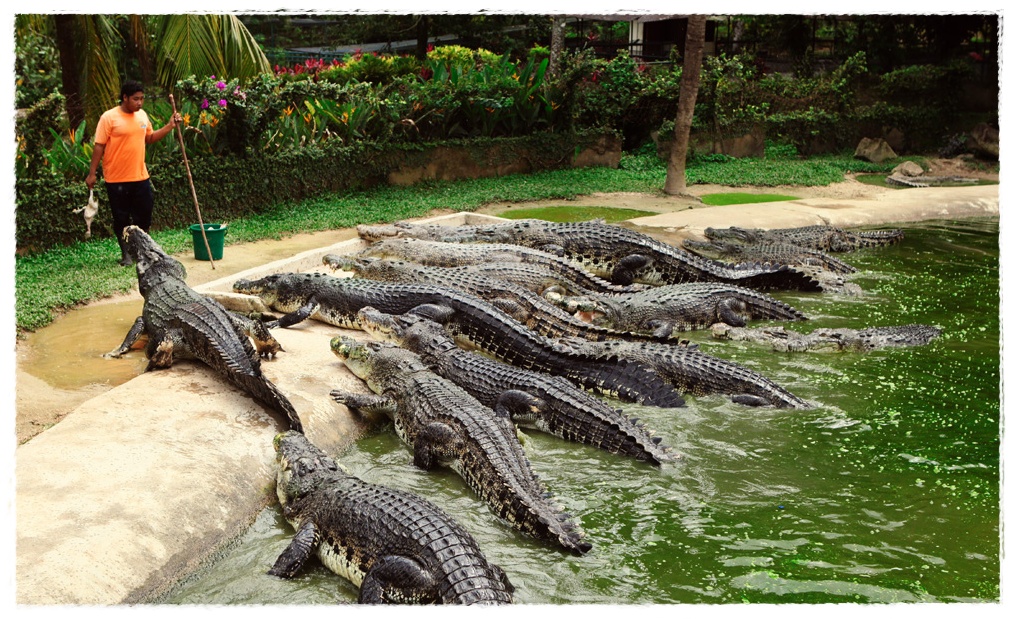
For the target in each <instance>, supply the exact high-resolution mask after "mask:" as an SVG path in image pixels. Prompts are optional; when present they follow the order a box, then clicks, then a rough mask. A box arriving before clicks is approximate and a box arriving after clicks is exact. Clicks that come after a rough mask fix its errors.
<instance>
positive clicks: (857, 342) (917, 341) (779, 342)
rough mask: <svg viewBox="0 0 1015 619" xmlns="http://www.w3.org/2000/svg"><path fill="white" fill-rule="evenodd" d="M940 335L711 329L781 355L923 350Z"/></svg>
mask: <svg viewBox="0 0 1015 619" xmlns="http://www.w3.org/2000/svg"><path fill="white" fill-rule="evenodd" d="M940 334H941V329H939V328H937V327H932V326H930V325H919V324H911V325H899V326H889V327H869V328H866V329H849V328H838V329H833V328H822V329H815V330H814V331H811V332H810V333H806V334H804V333H797V332H796V331H790V330H788V329H785V328H783V327H760V328H756V329H744V328H739V327H733V326H730V325H726V324H716V325H713V326H712V336H713V337H715V338H716V339H723V340H737V341H748V342H757V343H761V344H768V345H769V346H771V347H772V350H777V351H780V352H798V351H804V350H810V351H839V350H851V351H869V350H878V349H881V348H889V347H899V346H922V345H924V344H928V343H930V341H931V340H933V339H934V338H936V337H937V336H939V335H940Z"/></svg>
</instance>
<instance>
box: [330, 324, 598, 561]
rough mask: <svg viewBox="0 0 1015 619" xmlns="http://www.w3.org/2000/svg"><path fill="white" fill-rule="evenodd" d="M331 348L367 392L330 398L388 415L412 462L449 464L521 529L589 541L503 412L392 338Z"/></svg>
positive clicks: (567, 541)
mask: <svg viewBox="0 0 1015 619" xmlns="http://www.w3.org/2000/svg"><path fill="white" fill-rule="evenodd" d="M331 350H332V351H333V352H334V353H335V355H336V356H338V357H339V358H340V359H341V360H342V361H343V363H345V365H346V367H347V368H349V370H350V371H351V372H352V373H353V374H355V375H356V376H358V377H360V378H361V379H363V381H364V382H366V384H367V387H369V388H370V390H371V391H372V392H373V393H352V392H347V391H340V390H333V391H331V397H332V399H334V400H335V401H336V402H338V403H340V404H344V405H346V406H348V407H349V408H351V409H353V410H357V411H360V412H365V413H377V414H383V415H386V416H388V417H389V418H390V419H391V421H392V423H393V424H394V427H395V432H396V434H398V437H399V438H400V439H401V440H402V441H403V442H404V443H405V444H406V445H408V446H409V448H410V449H411V450H412V452H413V464H415V465H416V466H418V467H419V468H421V469H423V470H433V469H435V468H438V467H441V466H445V467H448V468H450V469H452V470H453V471H455V472H456V473H457V474H458V475H459V476H461V477H462V479H463V480H465V482H466V484H468V486H469V487H470V488H472V489H473V490H474V491H475V492H476V493H477V494H478V495H479V496H480V497H482V499H483V500H484V501H485V502H486V504H487V505H488V506H489V507H490V508H491V509H492V511H493V512H494V513H495V514H496V515H497V516H499V517H500V518H503V519H504V520H506V521H507V522H508V523H510V524H511V526H512V527H513V528H515V529H517V530H519V531H522V532H524V533H526V534H528V535H531V536H532V537H535V538H536V539H540V540H546V541H549V542H552V543H555V544H557V545H558V546H560V547H562V548H564V549H566V550H568V551H570V552H572V553H574V554H585V553H587V552H588V551H589V550H591V549H592V544H591V543H589V542H588V541H586V540H585V539H584V533H583V532H582V531H581V529H580V528H578V526H577V525H576V524H574V522H572V520H571V516H570V515H569V514H567V513H565V512H564V511H562V510H561V508H560V507H559V506H558V505H556V504H555V503H553V502H551V501H550V500H549V498H548V497H549V493H548V492H547V490H546V488H545V486H543V484H542V482H540V481H539V478H538V477H537V476H536V474H535V473H534V472H533V471H532V468H531V464H530V463H529V460H528V458H527V457H526V456H525V451H524V449H523V448H522V445H521V442H519V439H518V435H517V431H516V430H515V426H514V424H512V423H511V419H510V418H509V417H508V416H507V415H505V414H501V413H498V412H497V411H494V410H492V409H490V408H488V407H486V406H484V405H483V404H482V403H480V402H479V401H478V400H477V399H476V398H474V397H472V396H471V395H469V394H468V393H467V392H466V391H465V390H464V389H462V388H460V387H459V386H458V385H456V384H454V383H453V382H451V381H449V380H447V379H445V378H442V377H441V376H439V375H437V374H435V373H434V372H432V371H430V369H429V368H427V366H426V365H425V364H424V363H423V362H422V361H421V360H420V358H419V355H417V354H416V353H414V352H412V351H410V350H407V349H405V348H402V347H400V346H398V345H397V344H394V343H392V342H381V341H366V342H361V341H357V340H355V339H353V338H351V337H348V336H339V337H336V338H333V339H332V340H331Z"/></svg>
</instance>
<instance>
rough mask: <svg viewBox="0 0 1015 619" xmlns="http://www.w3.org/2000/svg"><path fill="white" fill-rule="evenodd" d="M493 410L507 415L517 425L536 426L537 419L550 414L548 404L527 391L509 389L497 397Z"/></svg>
mask: <svg viewBox="0 0 1015 619" xmlns="http://www.w3.org/2000/svg"><path fill="white" fill-rule="evenodd" d="M493 410H494V412H496V413H497V414H498V415H505V416H507V417H510V418H511V421H513V422H515V423H517V424H523V425H527V426H534V425H535V421H536V419H538V418H540V417H544V416H546V415H547V414H548V411H547V410H546V402H544V401H543V400H541V399H540V398H537V397H536V396H534V395H532V394H531V393H527V392H525V391H521V390H518V389H508V390H507V391H505V392H504V393H502V394H500V395H499V396H497V402H495V403H494V405H493Z"/></svg>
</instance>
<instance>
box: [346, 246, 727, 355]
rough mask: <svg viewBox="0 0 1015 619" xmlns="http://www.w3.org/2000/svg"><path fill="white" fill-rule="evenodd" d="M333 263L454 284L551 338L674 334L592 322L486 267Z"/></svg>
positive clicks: (379, 276)
mask: <svg viewBox="0 0 1015 619" xmlns="http://www.w3.org/2000/svg"><path fill="white" fill-rule="evenodd" d="M330 262H331V264H332V265H333V266H337V267H339V268H341V269H343V270H346V271H351V272H353V273H355V274H356V275H357V276H359V277H363V278H366V279H371V280H374V281H381V282H391V283H405V284H434V285H446V284H447V283H448V282H454V286H455V289H457V290H460V291H462V292H466V293H468V294H472V295H475V296H477V297H479V298H480V299H483V300H485V301H488V302H490V303H492V304H493V305H495V306H496V307H498V308H500V309H501V310H503V311H504V312H505V313H507V314H508V315H509V316H511V317H512V318H514V319H515V320H517V321H518V322H520V323H522V324H523V325H525V326H526V327H528V328H530V329H532V330H533V331H535V332H536V333H539V334H540V335H544V336H546V337H550V338H556V337H569V336H576V337H581V338H584V339H587V340H593V341H603V340H630V341H636V342H647V341H667V340H668V339H669V338H670V335H671V333H645V332H643V331H642V332H635V331H627V330H617V329H614V328H609V327H607V326H600V325H593V324H589V323H588V322H585V321H584V320H581V319H579V318H576V317H575V316H574V315H572V314H569V313H567V312H565V311H564V310H562V309H561V308H559V307H557V306H556V305H554V304H553V303H550V302H549V301H547V300H546V299H545V298H543V297H541V296H540V295H538V294H536V293H534V292H532V291H531V290H529V289H528V288H525V287H523V286H519V285H517V284H515V283H513V282H509V281H506V280H500V279H492V278H491V277H490V276H489V275H488V272H487V271H482V272H475V271H472V270H471V268H472V267H429V266H424V265H421V264H417V263H414V262H407V261H405V260H387V259H382V258H364V257H354V256H346V257H336V256H331V257H330ZM649 294H651V293H649ZM709 324H712V323H709ZM678 343H679V342H678Z"/></svg>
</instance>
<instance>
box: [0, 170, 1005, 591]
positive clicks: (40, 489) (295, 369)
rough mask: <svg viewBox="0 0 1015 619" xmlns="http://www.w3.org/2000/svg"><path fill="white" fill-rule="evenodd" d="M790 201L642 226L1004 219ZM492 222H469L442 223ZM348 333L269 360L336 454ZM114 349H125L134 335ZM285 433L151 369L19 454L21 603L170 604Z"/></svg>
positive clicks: (689, 230)
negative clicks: (335, 398) (340, 344)
mask: <svg viewBox="0 0 1015 619" xmlns="http://www.w3.org/2000/svg"><path fill="white" fill-rule="evenodd" d="M777 204H778V206H773V203H767V204H763V205H740V206H736V207H709V208H700V209H699V208H691V209H684V210H679V211H678V212H671V213H665V214H660V215H653V216H649V217H641V218H638V219H637V220H634V221H633V222H632V223H635V224H637V225H642V226H652V227H655V228H662V229H667V230H680V231H682V233H686V234H688V235H697V234H699V233H700V231H701V230H703V229H704V227H706V226H710V225H711V226H717V227H722V226H728V225H734V224H735V225H740V226H746V227H750V226H759V227H788V226H797V225H807V224H809V223H828V224H831V225H843V226H853V225H880V224H890V223H894V222H907V221H918V220H921V219H935V218H964V217H982V216H997V215H998V213H999V198H998V187H997V186H979V187H964V188H956V189H954V190H952V189H949V190H942V189H928V190H923V189H913V190H906V191H905V192H894V193H893V194H892V195H891V199H885V200H881V199H876V200H833V201H830V202H829V201H825V199H820V200H818V201H816V202H815V201H810V202H808V201H807V200H797V201H793V202H792V203H777ZM482 219H483V218H481V217H479V216H476V215H456V216H453V217H445V218H442V219H441V221H442V222H443V223H446V224H449V225H454V224H458V223H472V222H473V221H478V220H482ZM359 246H360V242H359V241H358V240H354V241H346V242H343V243H339V244H338V245H331V246H327V247H322V248H320V249H318V250H310V251H308V252H305V253H303V254H300V255H297V256H294V257H293V258H291V259H287V260H281V261H277V262H272V263H269V264H266V265H264V266H260V267H256V268H252V269H250V270H247V271H241V272H239V273H233V274H230V275H228V276H225V277H221V278H219V279H217V280H214V281H209V282H208V283H207V284H203V285H197V284H194V283H193V281H191V282H190V283H191V285H192V286H194V287H195V289H197V290H199V291H201V292H205V293H207V294H210V295H213V296H215V297H216V298H218V299H220V300H222V301H223V303H224V304H227V305H229V306H231V307H247V308H249V307H255V306H256V300H254V299H251V298H250V297H245V296H243V295H235V294H234V293H232V292H230V288H231V285H232V282H233V281H235V279H238V278H240V277H254V276H259V275H263V274H267V273H270V272H282V271H290V270H314V269H321V268H322V267H321V266H320V265H321V257H322V256H323V255H324V254H325V253H333V252H348V251H353V250H355V249H357V248H358V247H359ZM227 250H228V248H227ZM188 281H190V280H188ZM339 333H343V331H342V330H340V329H335V328H333V327H329V326H328V325H324V324H321V323H316V322H313V321H308V322H306V323H302V324H300V325H297V326H295V327H294V328H291V329H280V330H277V332H276V337H277V338H278V339H279V341H280V342H281V343H282V345H283V347H284V348H285V350H286V352H285V353H282V354H280V355H279V356H278V358H277V359H275V360H273V361H266V362H264V364H263V368H264V372H265V374H266V375H267V376H268V377H269V379H271V380H272V381H273V382H275V383H276V384H277V385H278V386H279V388H280V389H281V390H282V391H283V393H285V394H286V395H287V396H289V397H290V399H291V400H292V402H293V404H294V406H295V407H296V409H297V411H298V412H299V414H300V416H301V418H302V419H303V421H304V425H305V427H306V429H307V434H308V436H309V438H310V439H311V440H312V441H313V442H315V443H316V444H318V445H319V446H320V447H321V448H323V449H325V450H328V451H331V452H332V453H340V452H341V451H342V448H343V446H345V445H347V444H349V442H351V441H352V440H355V438H356V437H357V436H359V435H360V433H361V432H362V431H363V429H364V428H363V426H362V424H361V423H360V422H359V420H358V419H357V417H356V416H355V415H354V414H353V413H351V412H350V411H348V410H346V409H345V407H343V406H340V405H338V404H335V403H333V402H331V400H330V398H329V397H328V396H327V393H328V392H329V391H330V390H331V389H334V388H344V389H350V390H361V391H366V388H365V387H364V386H363V384H362V382H361V381H359V379H357V378H355V377H354V376H352V374H351V373H349V372H348V371H347V370H345V368H344V366H342V364H341V363H339V362H338V361H337V359H335V358H334V356H333V355H332V354H331V352H330V350H329V349H328V341H329V340H330V338H331V337H332V336H334V335H337V334H339ZM348 333H349V334H350V335H353V336H356V337H361V338H362V337H365V336H364V334H362V333H359V332H348ZM114 340H115V341H114V344H113V345H114V346H115V344H117V343H119V341H120V340H122V333H121V334H119V335H118V336H117V337H116V338H114ZM103 348H106V347H105V346H103ZM108 348H112V347H111V346H110V347H108ZM103 352H104V351H103ZM131 355H132V359H133V358H137V357H139V356H143V353H141V352H140V351H137V352H134V353H131ZM282 423H283V422H282V420H279V419H276V418H275V417H274V416H273V415H272V414H270V413H268V412H266V410H265V409H264V408H263V407H261V406H260V405H258V404H257V403H255V402H254V401H253V400H252V399H250V398H249V397H247V396H246V395H245V394H243V393H241V392H239V391H237V390H236V389H234V388H233V387H231V386H230V385H229V384H228V383H226V382H225V381H224V380H222V379H221V378H219V377H218V375H217V374H215V373H214V372H212V371H211V370H210V369H208V368H206V367H204V366H203V365H200V364H196V363H188V362H180V363H178V364H176V365H175V366H174V367H173V368H171V369H169V370H164V371H157V372H149V373H144V374H142V375H140V376H137V377H136V378H133V379H131V380H129V381H128V382H126V383H124V384H122V385H119V386H117V387H115V388H113V389H109V390H107V391H105V392H104V393H102V394H100V395H98V396H96V397H94V398H91V399H88V400H87V401H85V402H83V403H82V404H81V405H80V406H77V407H76V408H75V409H74V411H73V412H72V413H71V414H69V415H67V417H66V418H65V419H64V420H63V421H61V422H60V423H59V424H57V425H56V426H54V427H52V428H50V429H49V430H47V431H46V432H44V433H42V434H40V435H39V436H37V437H36V438H34V439H33V440H31V441H30V442H28V443H26V444H24V445H22V446H20V447H19V448H18V449H17V452H16V461H17V462H16V469H15V475H16V486H17V488H16V500H17V507H18V509H17V522H16V524H17V532H16V542H17V557H16V569H17V572H16V601H17V603H19V604H28V605H49V604H106V605H108V604H123V603H134V602H143V601H145V600H149V599H152V598H154V597H155V596H157V595H159V594H160V593H161V592H163V591H164V590H165V589H166V588H168V587H169V586H170V585H171V584H172V583H174V582H177V581H178V580H179V579H180V578H182V577H185V576H186V575H187V574H188V573H190V572H191V571H192V570H193V569H194V568H195V567H196V566H198V565H200V564H201V563H202V562H204V561H207V560H208V559H209V558H210V557H212V556H213V555H214V553H215V551H216V550H217V549H218V548H221V546H222V545H223V544H225V543H227V542H228V541H230V540H232V539H234V538H235V537H236V536H238V535H239V534H240V533H241V532H242V531H243V530H244V529H245V528H246V527H247V526H249V524H250V523H251V522H252V521H253V519H254V517H255V516H256V514H257V513H258V512H259V511H260V510H261V509H262V508H263V507H264V506H265V505H267V504H268V503H269V502H271V501H273V500H274V497H273V495H272V488H273V475H274V454H273V453H272V446H271V439H272V437H273V435H274V434H275V432H276V431H277V430H279V429H281V427H282ZM280 603H284V600H280Z"/></svg>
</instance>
